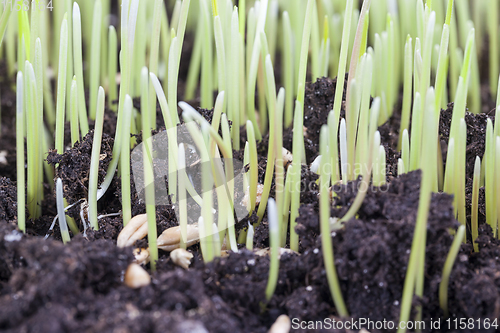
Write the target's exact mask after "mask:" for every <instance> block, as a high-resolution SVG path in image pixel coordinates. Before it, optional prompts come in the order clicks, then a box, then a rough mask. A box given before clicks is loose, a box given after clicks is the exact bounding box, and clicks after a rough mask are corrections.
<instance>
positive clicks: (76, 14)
mask: <svg viewBox="0 0 500 333" xmlns="http://www.w3.org/2000/svg"><path fill="white" fill-rule="evenodd" d="M73 56H74V70H75V75H76V79H77V88H78V114H79V115H80V117H79V121H80V131H81V134H82V136H85V135H86V134H87V133H88V131H89V124H88V119H87V105H86V104H85V91H84V85H83V60H82V23H81V15H80V7H79V6H78V3H76V2H75V3H74V5H73Z"/></svg>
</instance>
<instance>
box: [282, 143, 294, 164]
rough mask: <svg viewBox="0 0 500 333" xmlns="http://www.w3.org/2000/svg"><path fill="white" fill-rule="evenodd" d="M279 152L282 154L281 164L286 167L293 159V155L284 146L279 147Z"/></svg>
mask: <svg viewBox="0 0 500 333" xmlns="http://www.w3.org/2000/svg"><path fill="white" fill-rule="evenodd" d="M281 154H282V156H283V166H284V167H285V168H286V167H288V165H289V164H290V163H292V161H293V155H292V153H291V152H290V151H289V150H288V149H286V148H285V147H282V149H281Z"/></svg>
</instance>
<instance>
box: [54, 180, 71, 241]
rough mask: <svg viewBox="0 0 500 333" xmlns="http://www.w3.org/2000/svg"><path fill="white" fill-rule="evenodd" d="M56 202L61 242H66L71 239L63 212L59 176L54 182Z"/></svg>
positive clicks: (61, 184) (61, 187)
mask: <svg viewBox="0 0 500 333" xmlns="http://www.w3.org/2000/svg"><path fill="white" fill-rule="evenodd" d="M56 202H57V215H58V216H59V227H60V229H61V237H62V240H63V243H64V244H66V243H67V242H69V241H70V240H71V239H70V237H69V231H68V224H67V223H66V214H65V213H64V197H63V183H62V180H61V178H57V182H56Z"/></svg>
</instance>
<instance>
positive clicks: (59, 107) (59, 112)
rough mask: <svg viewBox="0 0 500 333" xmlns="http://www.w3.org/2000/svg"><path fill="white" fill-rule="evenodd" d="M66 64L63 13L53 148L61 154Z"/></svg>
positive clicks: (66, 41)
mask: <svg viewBox="0 0 500 333" xmlns="http://www.w3.org/2000/svg"><path fill="white" fill-rule="evenodd" d="M67 64H68V19H67V15H64V19H63V21H62V24H61V37H60V47H59V70H58V74H57V75H58V77H57V104H56V118H57V121H56V133H55V148H56V150H57V151H58V152H59V153H60V154H62V153H63V152H64V116H65V110H64V107H65V105H66V71H67Z"/></svg>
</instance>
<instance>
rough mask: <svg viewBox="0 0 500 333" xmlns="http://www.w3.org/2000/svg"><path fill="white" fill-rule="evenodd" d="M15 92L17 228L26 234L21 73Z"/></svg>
mask: <svg viewBox="0 0 500 333" xmlns="http://www.w3.org/2000/svg"><path fill="white" fill-rule="evenodd" d="M16 84H17V92H16V167H17V169H16V171H17V226H18V227H19V230H21V231H22V232H26V198H25V186H24V185H25V183H24V173H25V171H24V95H23V94H24V83H23V73H22V72H18V73H17V80H16Z"/></svg>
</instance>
